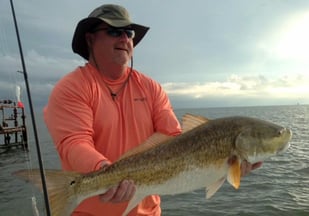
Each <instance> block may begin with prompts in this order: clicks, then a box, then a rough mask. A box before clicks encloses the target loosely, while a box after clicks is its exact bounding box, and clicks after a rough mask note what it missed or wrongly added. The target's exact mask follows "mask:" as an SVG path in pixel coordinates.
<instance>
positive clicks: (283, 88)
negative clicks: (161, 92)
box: [162, 74, 309, 106]
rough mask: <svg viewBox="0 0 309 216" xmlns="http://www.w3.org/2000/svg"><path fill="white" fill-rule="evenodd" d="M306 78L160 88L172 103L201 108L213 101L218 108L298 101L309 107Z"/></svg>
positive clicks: (235, 80)
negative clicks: (184, 103)
mask: <svg viewBox="0 0 309 216" xmlns="http://www.w3.org/2000/svg"><path fill="white" fill-rule="evenodd" d="M308 83H309V76H304V75H301V74H299V75H296V76H294V75H290V76H282V77H277V78H276V79H269V78H266V77H264V76H262V75H256V76H239V75H231V76H229V77H228V78H227V79H226V81H223V82H218V81H217V82H203V83H200V82H183V83H172V82H167V83H164V84H162V86H163V88H164V89H165V91H166V92H167V93H168V95H169V96H170V97H171V98H173V100H175V101H178V102H179V101H182V102H184V100H181V98H184V99H187V100H188V101H190V98H191V101H192V99H194V102H195V103H196V104H195V105H198V104H204V102H205V100H209V101H211V102H214V101H216V103H217V104H218V103H219V104H224V103H229V104H231V105H234V106H235V105H245V104H246V103H247V104H248V103H250V101H251V102H255V103H256V104H259V103H260V102H262V101H264V103H266V104H268V103H270V104H271V103H273V104H278V103H279V104H280V103H282V102H283V101H285V103H297V101H299V100H301V101H304V102H305V103H309V86H308ZM220 100H221V102H220Z"/></svg>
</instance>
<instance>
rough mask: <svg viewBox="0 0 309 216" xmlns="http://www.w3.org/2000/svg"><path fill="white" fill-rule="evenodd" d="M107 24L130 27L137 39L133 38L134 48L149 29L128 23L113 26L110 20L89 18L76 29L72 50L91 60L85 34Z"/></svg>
mask: <svg viewBox="0 0 309 216" xmlns="http://www.w3.org/2000/svg"><path fill="white" fill-rule="evenodd" d="M102 22H105V23H107V24H108V25H111V26H113V27H126V26H130V28H132V29H133V30H134V31H135V37H134V38H133V46H134V47H135V46H136V45H137V44H138V43H139V42H140V41H141V40H142V39H143V37H144V36H145V34H146V33H147V31H148V30H149V27H147V26H142V25H139V24H136V23H127V22H118V23H115V22H113V24H111V23H110V22H109V20H106V19H101V18H96V17H88V18H85V19H83V20H81V21H80V22H79V23H78V24H77V27H76V29H75V32H74V35H73V40H72V49H73V52H75V53H77V54H79V55H80V56H82V57H83V58H85V59H87V60H89V52H88V46H87V42H86V38H85V34H86V33H87V32H90V30H92V29H93V28H94V27H95V26H96V25H98V24H100V23H102Z"/></svg>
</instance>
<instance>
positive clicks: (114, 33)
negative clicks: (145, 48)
mask: <svg viewBox="0 0 309 216" xmlns="http://www.w3.org/2000/svg"><path fill="white" fill-rule="evenodd" d="M98 31H106V33H107V34H108V35H109V36H111V37H121V35H123V33H125V34H126V35H127V37H128V38H130V39H133V38H134V36H135V31H134V30H133V29H126V28H111V27H109V28H97V29H94V30H93V31H92V33H95V32H98Z"/></svg>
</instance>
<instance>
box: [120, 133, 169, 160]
mask: <svg viewBox="0 0 309 216" xmlns="http://www.w3.org/2000/svg"><path fill="white" fill-rule="evenodd" d="M171 138H173V136H168V135H165V134H162V133H159V132H156V133H154V134H153V135H152V136H151V137H149V138H148V139H147V140H146V141H145V142H143V143H142V144H140V145H138V146H137V147H135V148H133V149H131V150H129V151H127V152H126V153H124V154H123V155H122V156H121V157H120V158H119V160H122V159H124V158H127V157H129V156H132V155H135V154H138V153H140V152H144V151H146V150H148V149H151V148H153V147H155V146H157V145H160V144H161V143H163V142H166V141H167V140H170V139H171Z"/></svg>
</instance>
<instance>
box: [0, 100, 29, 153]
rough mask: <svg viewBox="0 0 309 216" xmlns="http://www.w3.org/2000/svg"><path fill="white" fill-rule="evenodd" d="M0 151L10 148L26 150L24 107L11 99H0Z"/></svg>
mask: <svg viewBox="0 0 309 216" xmlns="http://www.w3.org/2000/svg"><path fill="white" fill-rule="evenodd" d="M0 113H1V116H0V120H1V124H0V153H3V152H6V151H8V150H10V149H12V148H22V149H24V150H28V138H27V128H26V124H25V118H26V116H25V112H24V107H23V106H20V104H19V105H17V103H16V102H14V101H11V100H0Z"/></svg>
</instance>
